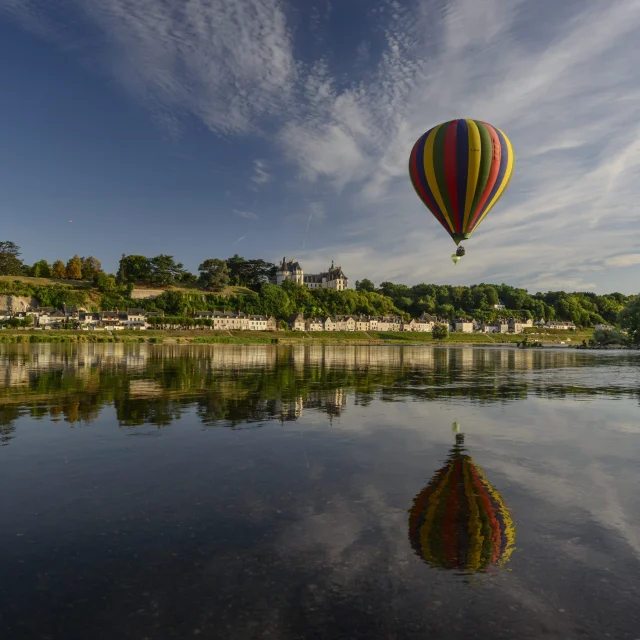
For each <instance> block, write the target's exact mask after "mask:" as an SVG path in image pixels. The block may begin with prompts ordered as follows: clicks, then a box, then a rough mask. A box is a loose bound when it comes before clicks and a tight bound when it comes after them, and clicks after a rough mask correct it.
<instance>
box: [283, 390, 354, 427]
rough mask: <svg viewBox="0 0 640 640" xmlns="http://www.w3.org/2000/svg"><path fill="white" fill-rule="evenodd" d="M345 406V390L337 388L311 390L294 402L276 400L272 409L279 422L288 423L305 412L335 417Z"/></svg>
mask: <svg viewBox="0 0 640 640" xmlns="http://www.w3.org/2000/svg"><path fill="white" fill-rule="evenodd" d="M346 406H347V393H346V390H345V389H343V388H338V389H322V390H321V389H318V390H311V391H309V392H308V393H307V394H306V396H302V395H299V396H298V397H297V398H296V399H295V400H282V399H278V400H276V401H275V404H274V409H275V413H276V415H277V416H278V417H279V419H280V420H282V421H283V422H288V421H294V420H297V419H298V418H300V417H301V416H302V414H303V412H304V411H305V410H313V411H318V412H321V413H326V414H327V415H329V416H331V417H337V416H340V415H341V414H342V412H343V411H344V409H345V408H346Z"/></svg>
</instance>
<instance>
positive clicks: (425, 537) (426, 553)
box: [420, 464, 455, 561]
mask: <svg viewBox="0 0 640 640" xmlns="http://www.w3.org/2000/svg"><path fill="white" fill-rule="evenodd" d="M454 467H455V465H454V464H452V465H450V466H449V469H448V470H447V472H446V473H445V475H444V477H443V478H442V480H441V481H440V486H439V487H438V488H437V489H436V490H435V491H434V492H433V493H432V494H431V495H430V496H429V508H428V509H427V517H426V518H425V519H424V524H423V525H422V526H421V527H420V548H421V549H422V553H423V557H424V559H425V560H428V561H433V559H434V558H433V554H432V553H431V545H430V544H429V534H430V533H431V529H432V525H433V519H434V518H435V516H436V510H437V509H438V499H439V498H440V494H441V493H442V492H443V491H444V488H445V487H446V486H447V484H448V482H449V478H450V477H451V474H452V473H453V468H454Z"/></svg>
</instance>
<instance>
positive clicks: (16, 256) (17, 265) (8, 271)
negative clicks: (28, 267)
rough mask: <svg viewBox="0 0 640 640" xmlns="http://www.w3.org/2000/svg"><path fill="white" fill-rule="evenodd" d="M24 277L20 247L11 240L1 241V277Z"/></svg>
mask: <svg viewBox="0 0 640 640" xmlns="http://www.w3.org/2000/svg"><path fill="white" fill-rule="evenodd" d="M19 275H22V260H21V259H20V247H19V246H18V245H17V244H15V242H10V241H9V240H5V241H0V276H19Z"/></svg>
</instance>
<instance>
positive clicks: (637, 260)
mask: <svg viewBox="0 0 640 640" xmlns="http://www.w3.org/2000/svg"><path fill="white" fill-rule="evenodd" d="M604 263H605V265H607V266H608V267H632V266H633V265H636V264H640V253H627V254H624V255H620V256H614V257H613V258H607V259H606V260H605V261H604Z"/></svg>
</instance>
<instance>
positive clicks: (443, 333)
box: [431, 324, 449, 340]
mask: <svg viewBox="0 0 640 640" xmlns="http://www.w3.org/2000/svg"><path fill="white" fill-rule="evenodd" d="M431 335H432V336H433V339H434V340H446V339H447V336H448V335H449V327H447V325H446V324H434V325H433V329H432V330H431Z"/></svg>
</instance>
